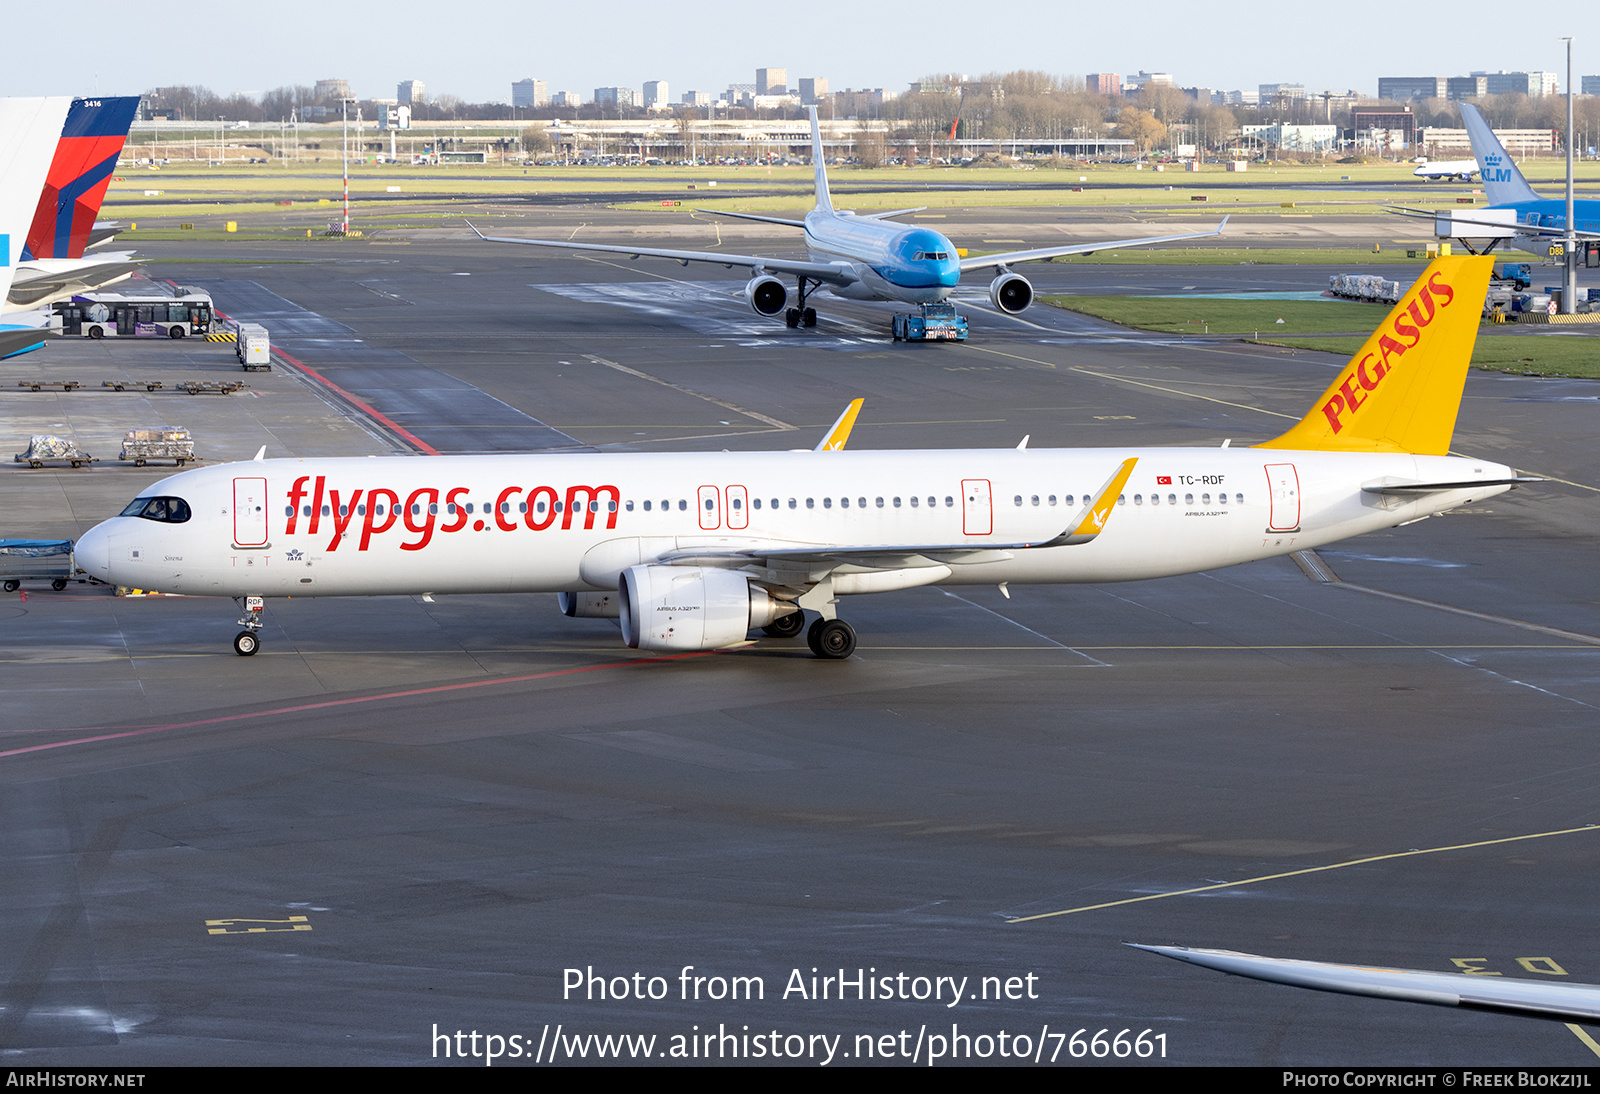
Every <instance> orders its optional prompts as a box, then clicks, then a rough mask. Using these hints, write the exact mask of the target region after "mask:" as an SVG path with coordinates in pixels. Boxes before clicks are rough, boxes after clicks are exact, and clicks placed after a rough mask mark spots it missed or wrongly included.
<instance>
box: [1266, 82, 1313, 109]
mask: <svg viewBox="0 0 1600 1094" xmlns="http://www.w3.org/2000/svg"><path fill="white" fill-rule="evenodd" d="M1256 94H1257V96H1258V98H1257V101H1258V102H1259V103H1260V104H1261V105H1262V106H1266V105H1267V104H1269V103H1273V104H1277V103H1286V102H1292V101H1294V100H1296V99H1304V98H1305V97H1306V85H1305V84H1261V85H1260V86H1259V87H1258V88H1257V91H1256Z"/></svg>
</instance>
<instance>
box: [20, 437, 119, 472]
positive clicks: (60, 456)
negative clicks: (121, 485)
mask: <svg viewBox="0 0 1600 1094" xmlns="http://www.w3.org/2000/svg"><path fill="white" fill-rule="evenodd" d="M12 459H14V460H15V461H16V462H17V463H25V464H27V465H28V466H29V467H43V466H44V465H45V464H46V463H48V462H53V461H56V460H60V461H62V462H65V463H70V464H71V465H72V466H73V467H82V466H83V465H84V464H86V463H99V462H100V461H99V460H97V459H95V458H94V457H93V456H91V455H89V453H87V452H83V451H81V450H79V448H78V446H77V445H76V444H74V443H72V442H71V441H70V440H68V439H67V438H65V437H54V436H51V435H50V434H48V433H35V434H34V435H33V436H32V437H30V438H29V439H28V450H27V451H26V452H18V453H17V454H16V455H15V456H13V457H12Z"/></svg>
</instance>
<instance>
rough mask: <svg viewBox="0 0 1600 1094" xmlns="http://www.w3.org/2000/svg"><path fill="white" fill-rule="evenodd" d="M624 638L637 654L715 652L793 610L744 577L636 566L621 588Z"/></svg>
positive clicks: (727, 572)
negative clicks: (680, 651) (651, 651)
mask: <svg viewBox="0 0 1600 1094" xmlns="http://www.w3.org/2000/svg"><path fill="white" fill-rule="evenodd" d="M618 596H619V599H620V600H621V619H622V637H623V640H624V641H626V642H627V643H628V645H629V646H630V647H632V648H633V649H636V650H715V649H721V648H722V647H723V646H730V645H732V644H733V643H735V642H739V641H741V640H743V638H744V636H745V635H746V634H747V633H748V632H749V631H750V629H751V628H752V627H764V626H766V625H767V624H768V623H771V622H772V621H773V620H775V619H777V618H779V617H780V616H784V615H788V614H789V613H790V612H791V611H793V610H794V605H792V604H790V603H788V602H786V601H781V600H778V599H777V598H776V597H774V596H773V595H772V594H771V593H769V592H767V590H765V589H762V588H758V587H756V586H754V585H751V584H750V582H749V581H747V580H746V579H745V576H744V575H743V574H739V573H734V572H733V571H730V570H713V569H704V568H701V567H695V566H633V567H630V568H628V569H626V570H624V571H623V572H622V578H621V580H620V581H619V582H618Z"/></svg>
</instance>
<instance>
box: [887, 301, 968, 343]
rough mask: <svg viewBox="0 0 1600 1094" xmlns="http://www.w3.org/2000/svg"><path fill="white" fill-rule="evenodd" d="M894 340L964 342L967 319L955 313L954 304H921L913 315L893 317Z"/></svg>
mask: <svg viewBox="0 0 1600 1094" xmlns="http://www.w3.org/2000/svg"><path fill="white" fill-rule="evenodd" d="M894 340H895V341H896V342H965V341H966V340H967V321H966V320H965V319H963V318H961V316H959V315H957V314H956V308H955V305H954V304H923V305H922V307H921V311H920V313H918V314H914V315H905V314H901V315H897V316H895V317H894Z"/></svg>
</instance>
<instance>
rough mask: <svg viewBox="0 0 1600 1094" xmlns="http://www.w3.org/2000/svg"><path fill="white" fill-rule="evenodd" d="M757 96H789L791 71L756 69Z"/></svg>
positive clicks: (784, 69)
mask: <svg viewBox="0 0 1600 1094" xmlns="http://www.w3.org/2000/svg"><path fill="white" fill-rule="evenodd" d="M755 93H756V94H757V95H787V94H788V93H789V70H788V69H786V68H758V69H756V87H755Z"/></svg>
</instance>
